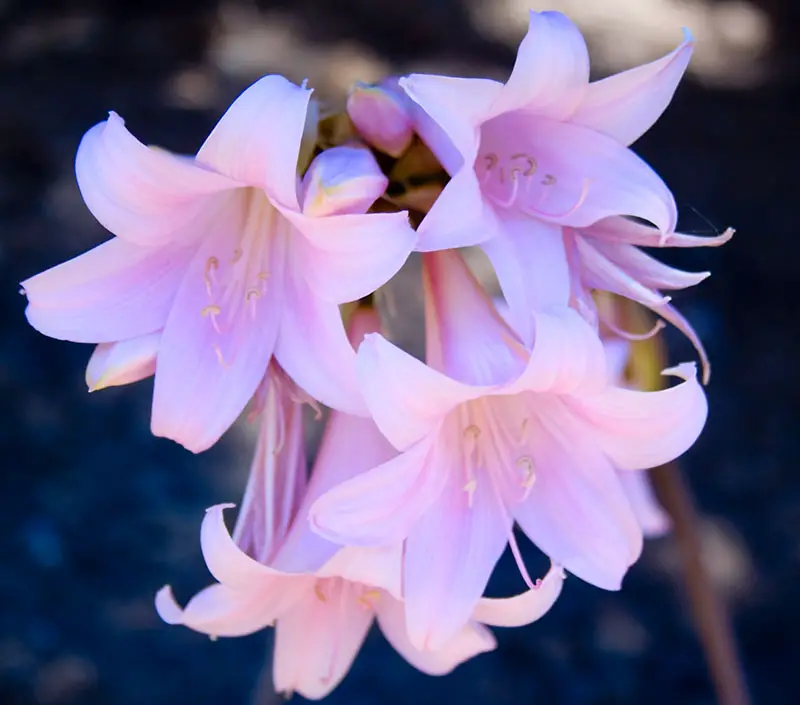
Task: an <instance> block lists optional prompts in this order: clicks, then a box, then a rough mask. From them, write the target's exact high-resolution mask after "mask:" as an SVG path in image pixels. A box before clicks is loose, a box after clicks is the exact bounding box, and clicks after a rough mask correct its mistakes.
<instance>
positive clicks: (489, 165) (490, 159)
mask: <svg viewBox="0 0 800 705" xmlns="http://www.w3.org/2000/svg"><path fill="white" fill-rule="evenodd" d="M483 159H484V161H485V162H486V171H491V170H492V169H494V168H495V167H496V166H497V162H499V161H500V159H499V157H498V156H497V155H496V154H495V153H494V152H490V153H489V154H487V155H486V156H485V157H484V158H483Z"/></svg>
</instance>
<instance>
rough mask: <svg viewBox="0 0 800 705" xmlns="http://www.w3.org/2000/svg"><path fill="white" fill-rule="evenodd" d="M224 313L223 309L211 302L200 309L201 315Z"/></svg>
mask: <svg viewBox="0 0 800 705" xmlns="http://www.w3.org/2000/svg"><path fill="white" fill-rule="evenodd" d="M220 313H222V309H221V308H220V307H219V306H217V305H216V304H209V305H208V306H203V308H202V309H201V310H200V315H201V316H203V317H205V316H212V317H213V316H219V314H220Z"/></svg>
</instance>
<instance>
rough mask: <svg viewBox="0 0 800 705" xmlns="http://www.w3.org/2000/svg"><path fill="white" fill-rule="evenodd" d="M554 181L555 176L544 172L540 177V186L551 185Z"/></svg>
mask: <svg viewBox="0 0 800 705" xmlns="http://www.w3.org/2000/svg"><path fill="white" fill-rule="evenodd" d="M555 182H556V177H555V176H553V175H552V174H545V175H544V178H543V179H542V186H552V185H553V184H554V183H555Z"/></svg>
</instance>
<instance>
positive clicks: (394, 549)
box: [316, 543, 403, 600]
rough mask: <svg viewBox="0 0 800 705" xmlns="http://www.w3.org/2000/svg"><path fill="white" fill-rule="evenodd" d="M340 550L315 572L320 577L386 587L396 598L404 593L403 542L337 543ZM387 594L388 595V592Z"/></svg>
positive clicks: (383, 588) (384, 588) (382, 588)
mask: <svg viewBox="0 0 800 705" xmlns="http://www.w3.org/2000/svg"><path fill="white" fill-rule="evenodd" d="M337 548H339V549H340V550H339V552H338V553H337V554H336V555H335V556H333V558H331V559H330V560H329V561H328V562H327V563H326V564H325V565H324V566H323V567H322V568H320V569H319V570H318V571H316V575H317V576H318V577H320V578H325V577H338V578H343V579H344V580H347V581H349V582H351V583H361V584H362V585H369V586H371V587H375V588H380V589H381V590H386V591H387V593H388V594H390V595H392V596H393V597H394V598H395V599H398V600H399V599H400V597H401V593H402V583H401V580H402V574H401V573H402V567H403V544H402V543H396V544H393V545H390V546H369V547H366V546H345V547H344V548H342V547H341V546H338V547H337ZM387 597H388V595H387Z"/></svg>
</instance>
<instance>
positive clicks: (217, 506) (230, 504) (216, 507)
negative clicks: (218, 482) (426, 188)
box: [206, 502, 236, 514]
mask: <svg viewBox="0 0 800 705" xmlns="http://www.w3.org/2000/svg"><path fill="white" fill-rule="evenodd" d="M234 507H236V505H235V504H234V503H233V502H223V503H222V504H214V505H212V506H210V507H208V508H207V509H206V514H209V513H210V512H216V513H219V514H222V512H223V511H224V510H226V509H233V508H234Z"/></svg>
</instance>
